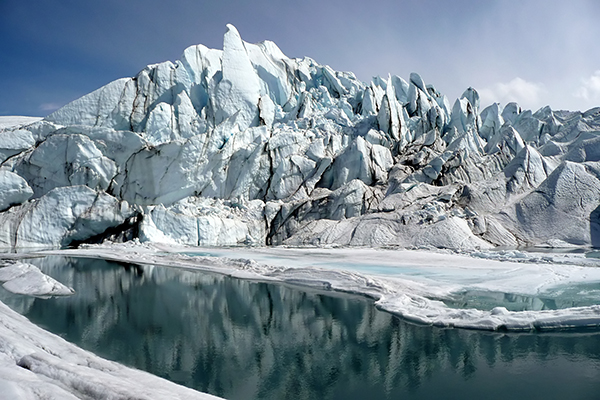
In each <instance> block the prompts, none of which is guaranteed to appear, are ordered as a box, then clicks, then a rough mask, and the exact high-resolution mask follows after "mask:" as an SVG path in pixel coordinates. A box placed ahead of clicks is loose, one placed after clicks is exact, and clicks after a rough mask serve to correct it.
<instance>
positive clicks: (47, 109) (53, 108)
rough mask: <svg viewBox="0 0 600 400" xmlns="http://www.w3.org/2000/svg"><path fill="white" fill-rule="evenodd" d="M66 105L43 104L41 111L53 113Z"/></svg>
mask: <svg viewBox="0 0 600 400" xmlns="http://www.w3.org/2000/svg"><path fill="white" fill-rule="evenodd" d="M63 105H64V104H60V103H42V104H40V111H45V112H52V111H56V110H58V109H59V108H61V107H62V106H63Z"/></svg>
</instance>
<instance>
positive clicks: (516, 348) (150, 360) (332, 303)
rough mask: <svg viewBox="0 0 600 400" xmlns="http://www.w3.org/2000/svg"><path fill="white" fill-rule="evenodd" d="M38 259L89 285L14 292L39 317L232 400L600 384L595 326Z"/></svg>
mask: <svg viewBox="0 0 600 400" xmlns="http://www.w3.org/2000/svg"><path fill="white" fill-rule="evenodd" d="M212 251H213V250H206V251H204V250H203V252H205V253H211V252H212ZM215 251H216V250H215ZM223 251H225V252H227V251H233V250H223ZM326 253H327V252H326ZM214 255H217V254H214ZM218 255H221V256H223V254H218ZM229 255H231V254H229ZM293 255H294V253H293V252H291V253H290V254H288V256H289V257H291V258H292V261H293V259H294V256H293ZM204 256H206V254H204ZM194 257H196V256H194ZM265 257H266V256H265ZM142 258H143V257H142ZM307 258H310V257H297V258H296V262H297V263H298V265H296V268H301V267H302V266H301V265H299V264H300V261H299V260H302V259H303V260H306V259H307ZM354 259H355V260H356V259H357V258H356V257H354ZM338 261H339V262H340V263H342V262H343V260H339V259H338ZM28 262H31V263H32V264H35V265H36V266H38V267H39V268H40V269H41V271H42V272H44V273H46V274H47V275H50V276H52V277H53V278H54V279H56V280H58V281H59V282H61V283H63V284H65V285H67V286H70V287H72V288H74V289H75V291H76V294H75V295H73V296H69V297H57V298H51V299H40V298H34V297H28V296H22V295H15V294H11V293H8V292H6V291H2V301H4V302H5V303H7V304H8V305H10V306H11V307H12V308H14V309H16V310H18V311H19V312H20V313H22V314H23V315H25V316H27V317H28V318H29V319H30V320H31V321H33V322H35V323H36V324H39V325H40V326H42V327H43V328H45V329H47V330H49V331H51V332H55V333H57V334H59V335H61V336H63V337H64V338H65V339H67V340H69V341H71V342H73V343H75V344H77V345H79V346H81V347H83V348H85V349H88V350H91V351H93V352H94V353H96V354H98V355H100V356H102V357H105V358H108V359H112V360H115V361H118V362H120V363H123V364H125V365H128V366H132V367H135V368H139V369H143V370H146V371H148V372H151V373H153V374H156V375H158V376H161V377H165V378H167V379H169V380H171V381H174V382H177V383H181V384H184V385H186V386H188V387H191V388H194V389H197V390H200V391H204V392H208V393H211V394H215V395H218V396H222V397H225V398H229V399H247V398H257V399H283V398H294V399H312V398H324V399H352V398H357V399H358V398H361V399H362V398H488V399H489V398H498V399H500V398H502V399H504V398H507V397H508V398H515V399H518V398H527V399H531V398H573V399H583V398H595V396H596V395H597V393H598V390H599V389H600V373H599V372H598V371H600V332H598V331H596V330H592V331H581V330H580V331H568V332H555V333H499V332H485V331H483V332H482V331H472V330H463V329H444V328H436V327H431V326H422V325H413V324H410V323H407V322H405V321H403V320H401V319H398V318H396V317H394V316H393V315H391V314H389V313H386V312H382V311H378V310H377V309H376V308H375V307H374V306H373V302H372V301H370V300H368V299H365V298H363V297H359V296H349V295H343V294H336V293H335V292H331V291H327V292H325V291H322V290H313V289H310V288H304V289H302V288H299V287H297V285H294V286H289V285H286V284H283V285H282V284H272V283H265V282H255V281H250V280H241V279H235V278H231V277H228V276H224V275H222V274H214V273H210V272H205V271H204V272H203V271H193V270H183V269H174V268H166V267H157V266H148V265H145V266H144V265H142V266H140V265H134V264H130V263H123V262H121V263H115V262H110V261H106V260H101V259H89V258H88V259H84V258H67V257H59V256H49V257H46V258H38V259H31V260H28ZM270 262H271V263H274V259H270ZM286 262H288V263H290V261H289V259H288V261H286ZM363 267H364V266H363ZM388 267H389V266H388ZM388 267H386V268H388ZM409 273H410V272H409ZM417 275H419V274H417ZM434 275H435V274H434ZM427 279H431V278H430V277H428V278H427ZM296 283H297V282H296ZM475 297H477V296H475ZM480 297H481V296H480Z"/></svg>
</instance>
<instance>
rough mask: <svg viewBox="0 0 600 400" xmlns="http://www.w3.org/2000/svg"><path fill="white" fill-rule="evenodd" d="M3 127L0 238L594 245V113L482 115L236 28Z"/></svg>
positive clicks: (466, 103)
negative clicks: (248, 36) (290, 52)
mask: <svg viewBox="0 0 600 400" xmlns="http://www.w3.org/2000/svg"><path fill="white" fill-rule="evenodd" d="M32 121H33V122H32ZM9 122H10V120H6V119H5V122H4V124H3V125H1V126H0V187H1V188H2V191H1V193H2V194H1V195H0V221H2V223H0V247H9V248H13V249H17V248H30V247H56V246H68V245H74V244H78V243H84V242H92V243H93V242H98V241H102V240H105V239H107V238H109V239H111V240H130V239H133V238H139V239H140V240H141V241H143V242H145V241H149V242H170V243H175V244H183V245H237V244H252V245H265V244H268V245H271V244H273V245H276V244H288V245H326V244H335V245H350V246H388V245H396V246H401V247H411V246H415V247H419V246H432V247H439V248H449V249H457V250H475V249H486V248H492V247H495V246H509V247H517V246H549V247H561V246H569V245H578V246H593V245H595V244H598V240H599V239H598V229H599V227H598V211H597V210H596V209H597V207H598V206H599V205H600V182H599V181H598V180H599V164H598V162H599V161H600V153H599V152H598V151H597V150H596V149H597V148H598V144H597V142H598V140H600V139H599V137H598V132H599V129H600V108H594V109H591V110H588V111H586V112H567V111H554V110H552V109H550V108H549V107H545V108H542V109H540V110H538V111H536V112H531V111H527V110H525V111H524V110H521V108H520V107H519V106H518V105H517V104H515V103H510V104H507V105H505V106H504V107H501V106H500V105H499V104H492V105H491V106H489V107H487V108H485V109H483V110H481V109H480V104H479V95H478V94H477V91H476V90H475V89H473V88H468V89H467V90H466V91H465V92H464V93H463V95H462V96H461V97H460V98H459V99H456V101H455V102H454V103H453V104H452V103H451V102H450V101H449V100H448V98H447V97H446V96H444V95H443V94H441V93H439V92H438V91H437V90H436V89H435V87H434V86H433V85H430V84H426V83H425V82H424V80H423V79H422V78H421V76H419V75H418V74H416V73H413V74H411V75H410V77H409V79H408V81H406V80H404V79H403V78H401V77H398V76H393V75H389V76H388V77H387V78H382V77H375V78H373V80H372V81H371V82H369V83H363V82H361V81H359V80H358V79H356V77H355V76H354V74H352V73H350V72H340V71H334V70H333V69H331V68H330V67H329V66H326V65H325V66H324V65H320V64H318V63H317V62H315V61H314V60H312V59H310V58H308V57H305V58H303V59H298V58H296V59H293V58H288V57H286V56H285V55H284V54H283V52H282V51H281V50H280V49H279V48H278V47H277V46H276V45H275V44H274V43H272V42H269V41H265V42H262V43H258V44H251V43H247V42H245V41H243V40H242V39H241V36H240V34H239V32H238V31H237V30H236V28H235V27H233V26H232V25H228V26H227V32H226V34H225V37H224V43H223V50H215V49H209V48H207V47H205V46H202V45H197V46H191V47H189V48H187V49H186V50H185V51H184V52H183V54H182V56H181V58H180V60H178V61H175V62H170V61H167V62H164V63H159V64H155V65H149V66H147V67H146V68H144V69H143V70H142V71H141V72H140V73H139V74H138V75H136V76H135V77H133V78H123V79H118V80H116V81H114V82H111V83H109V84H107V85H106V86H103V87H101V88H99V89H98V90H96V91H94V92H92V93H90V94H88V95H86V96H83V97H82V98H80V99H78V100H75V101H73V102H72V103H70V104H68V105H66V106H64V107H63V108H61V109H59V110H57V111H55V112H53V113H52V114H50V115H48V116H47V117H46V118H44V119H42V120H38V121H36V120H18V119H17V120H15V121H12V122H13V124H17V125H16V126H10V125H11V124H10V123H9ZM57 203H60V204H61V211H60V212H59V213H58V215H52V218H47V216H48V210H50V209H51V208H52V207H54V204H57ZM31 226H37V227H39V228H40V229H37V232H36V233H35V234H33V233H32V232H31V230H30V227H31Z"/></svg>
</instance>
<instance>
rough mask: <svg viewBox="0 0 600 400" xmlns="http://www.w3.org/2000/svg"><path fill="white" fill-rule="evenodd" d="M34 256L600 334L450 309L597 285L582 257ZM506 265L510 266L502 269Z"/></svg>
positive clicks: (324, 253) (561, 320)
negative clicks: (470, 301) (218, 277)
mask: <svg viewBox="0 0 600 400" xmlns="http://www.w3.org/2000/svg"><path fill="white" fill-rule="evenodd" d="M33 254H37V255H63V256H75V257H90V258H103V259H107V260H113V261H120V262H130V263H136V264H146V265H161V266H168V267H174V268H186V269H196V270H202V271H207V272H213V273H219V274H224V275H228V276H231V277H235V278H241V279H251V280H255V281H264V282H273V283H282V284H288V285H294V286H299V287H304V288H307V287H308V288H313V289H319V290H326V291H334V292H340V293H350V294H358V295H362V296H366V297H368V298H371V299H373V300H374V301H375V306H376V307H377V308H379V309H381V310H384V311H387V312H390V313H392V314H394V315H397V316H399V317H401V318H403V319H405V320H407V321H410V322H414V323H419V324H425V325H432V326H437V327H446V328H465V329H478V330H491V331H494V330H501V331H515V332H522V331H548V330H564V329H573V328H600V305H590V306H584V307H571V308H563V309H557V310H540V311H509V310H507V309H506V308H504V307H494V308H493V309H491V310H478V309H471V308H468V309H457V308H450V307H448V306H447V305H446V304H444V303H443V302H442V301H440V300H441V299H445V298H449V297H450V296H451V295H452V294H453V293H456V292H458V291H461V290H483V291H501V292H502V291H503V292H507V293H513V294H518V295H525V296H538V295H540V294H543V293H546V292H547V291H549V290H552V289H554V288H556V287H561V286H565V285H573V284H584V283H590V282H600V268H596V267H597V266H599V265H600V260H597V259H587V258H585V257H584V256H583V255H581V254H554V255H552V254H537V253H529V254H525V253H522V254H520V253H514V252H513V253H508V255H507V253H505V254H504V255H503V256H502V257H503V258H499V259H494V255H493V253H491V252H490V253H489V254H488V255H486V254H487V253H481V252H479V253H477V254H474V255H473V256H472V255H468V254H457V253H448V252H441V251H437V252H436V251H419V250H399V249H398V250H389V249H370V248H341V249H340V248H289V247H274V248H261V247H258V248H196V247H185V246H181V247H177V246H173V245H160V244H153V245H149V244H142V245H141V244H131V243H127V244H110V245H92V246H86V247H84V248H80V249H67V250H47V251H40V252H36V253H33ZM507 260H510V261H507Z"/></svg>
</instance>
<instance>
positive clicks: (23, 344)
mask: <svg viewBox="0 0 600 400" xmlns="http://www.w3.org/2000/svg"><path fill="white" fill-rule="evenodd" d="M79 398H86V399H122V398H135V399H147V400H150V399H157V398H160V399H180V400H183V399H186V400H187V399H197V400H209V399H218V397H215V396H212V395H209V394H205V393H201V392H197V391H195V390H192V389H189V388H186V387H184V386H180V385H177V384H175V383H173V382H170V381H168V380H166V379H163V378H159V377H157V376H155V375H152V374H150V373H147V372H144V371H141V370H136V369H133V368H129V367H126V366H124V365H121V364H119V363H116V362H113V361H109V360H105V359H103V358H101V357H99V356H97V355H95V354H92V353H90V352H88V351H86V350H83V349H81V348H79V347H77V346H75V345H74V344H71V343H69V342H67V341H66V340H64V339H62V338H61V337H59V336H57V335H54V334H52V333H50V332H47V331H45V330H43V329H42V328H40V327H38V326H36V325H35V324H33V323H31V322H30V321H29V320H28V319H27V318H25V317H24V316H22V315H20V314H18V313H17V312H15V311H13V310H11V309H10V308H9V307H8V306H6V305H5V304H4V303H2V302H0V399H7V400H8V399H10V400H15V399H27V400H30V399H31V400H33V399H36V400H38V399H44V400H69V399H79Z"/></svg>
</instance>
